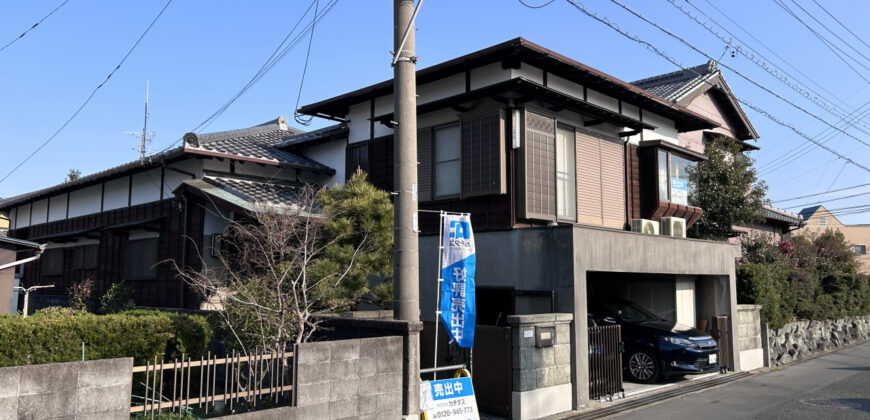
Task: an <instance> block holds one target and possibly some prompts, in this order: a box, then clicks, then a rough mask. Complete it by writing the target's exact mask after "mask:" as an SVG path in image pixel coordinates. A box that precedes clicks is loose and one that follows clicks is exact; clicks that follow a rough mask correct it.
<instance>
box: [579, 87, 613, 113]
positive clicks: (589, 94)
mask: <svg viewBox="0 0 870 420" xmlns="http://www.w3.org/2000/svg"><path fill="white" fill-rule="evenodd" d="M586 100H587V101H589V103H591V104H595V105H598V106H600V107H602V108H605V109H609V110H611V111H613V112H619V100H618V99H616V98H612V97H610V96H607V95H605V94H603V93H601V92H598V91H595V90H592V89H588V88H587V89H586Z"/></svg>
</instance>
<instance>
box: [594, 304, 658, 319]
mask: <svg viewBox="0 0 870 420" xmlns="http://www.w3.org/2000/svg"><path fill="white" fill-rule="evenodd" d="M605 306H606V307H607V309H608V310H610V311H611V312H613V313H614V314H616V315H617V316H618V317H619V318H621V319H623V320H625V321H628V322H642V321H658V319H659V317H658V316H656V315H655V314H653V313H652V312H650V311H647V310H646V309H644V308H642V307H640V306H638V305H635V304H634V303H631V302H611V303H607V304H606V305H605Z"/></svg>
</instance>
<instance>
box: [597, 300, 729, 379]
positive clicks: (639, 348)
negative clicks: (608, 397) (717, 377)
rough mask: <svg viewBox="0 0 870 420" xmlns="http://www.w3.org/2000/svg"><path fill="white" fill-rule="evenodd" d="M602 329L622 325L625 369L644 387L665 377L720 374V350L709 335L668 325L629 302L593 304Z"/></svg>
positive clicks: (611, 301) (669, 323)
mask: <svg viewBox="0 0 870 420" xmlns="http://www.w3.org/2000/svg"><path fill="white" fill-rule="evenodd" d="M590 306H591V307H590V309H591V310H590V312H591V313H590V317H591V318H592V319H593V320H594V322H595V323H597V324H598V325H607V324H619V325H620V326H622V340H623V341H624V342H625V353H624V354H623V369H624V370H625V374H626V375H627V377H628V378H629V379H631V380H632V381H635V382H641V383H653V382H657V381H659V380H660V379H662V378H663V377H669V376H678V375H686V374H698V373H707V372H716V371H718V370H719V360H718V355H719V347H718V346H717V345H716V340H714V339H713V337H711V336H710V335H709V334H707V333H705V332H703V331H701V330H698V329H695V328H692V327H687V326H685V325H680V324H677V323H675V322H673V321H667V320H664V319H661V318H660V317H658V316H656V315H655V314H653V313H652V312H650V311H648V310H646V309H644V308H643V307H641V306H640V305H637V304H635V303H633V302H629V301H627V300H609V301H605V302H598V303H596V304H590Z"/></svg>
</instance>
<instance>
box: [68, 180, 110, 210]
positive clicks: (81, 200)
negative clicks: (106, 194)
mask: <svg viewBox="0 0 870 420" xmlns="http://www.w3.org/2000/svg"><path fill="white" fill-rule="evenodd" d="M102 189H103V187H102V185H100V184H97V185H92V186H90V187H87V188H82V189H78V190H73V191H70V193H69V214H67V217H68V218H73V217H78V216H84V215H86V214H93V213H98V212H99V211H100V200H101V198H102Z"/></svg>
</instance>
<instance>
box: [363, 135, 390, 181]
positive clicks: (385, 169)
mask: <svg viewBox="0 0 870 420" xmlns="http://www.w3.org/2000/svg"><path fill="white" fill-rule="evenodd" d="M367 143H368V144H369V178H368V179H369V182H371V183H372V184H374V186H376V187H378V188H380V189H382V190H384V191H393V187H394V185H393V136H386V137H380V138H377V139H374V140H371V141H368V142H367Z"/></svg>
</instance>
